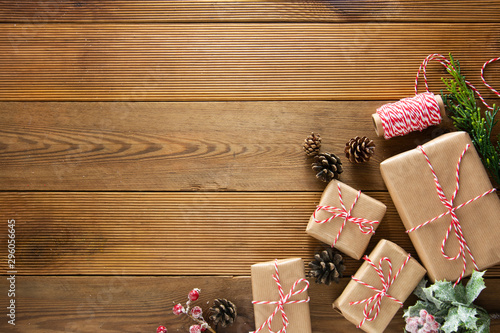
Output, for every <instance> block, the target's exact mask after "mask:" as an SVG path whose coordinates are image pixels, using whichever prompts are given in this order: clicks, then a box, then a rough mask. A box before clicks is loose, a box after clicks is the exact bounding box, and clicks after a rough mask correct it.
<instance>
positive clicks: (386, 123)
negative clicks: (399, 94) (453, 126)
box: [372, 53, 500, 139]
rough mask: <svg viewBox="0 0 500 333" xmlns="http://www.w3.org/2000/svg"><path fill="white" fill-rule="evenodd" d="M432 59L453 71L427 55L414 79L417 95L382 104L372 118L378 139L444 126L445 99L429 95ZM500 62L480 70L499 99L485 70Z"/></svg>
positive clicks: (446, 62)
mask: <svg viewBox="0 0 500 333" xmlns="http://www.w3.org/2000/svg"><path fill="white" fill-rule="evenodd" d="M431 60H437V61H439V62H440V63H441V64H442V65H443V66H444V67H445V68H446V69H447V70H450V69H453V66H452V64H451V62H450V61H449V60H448V59H446V58H445V57H444V56H442V55H441V54H437V53H435V54H430V55H428V56H427V57H426V58H425V59H424V61H423V62H422V64H421V65H420V67H419V69H418V72H417V75H416V77H415V96H414V97H409V98H404V99H402V100H400V101H398V102H396V103H389V104H385V105H382V106H381V107H380V108H378V109H377V113H375V114H373V115H372V119H373V124H374V126H375V132H376V133H377V135H378V136H384V138H386V139H390V138H392V137H395V136H402V135H406V134H408V133H410V132H414V131H422V130H423V129H425V128H427V127H429V126H432V125H438V124H439V123H441V119H442V117H444V116H445V108H444V103H443V100H442V98H441V96H439V95H434V94H433V93H431V92H429V85H428V83H427V73H426V68H427V64H428V63H429V61H431ZM498 60H500V57H497V58H493V59H490V60H488V61H486V62H485V63H484V64H483V66H482V67H481V80H482V81H483V83H484V84H485V85H486V87H488V89H490V90H491V91H492V92H493V93H495V95H497V96H499V97H500V93H499V92H498V91H496V90H495V89H493V87H491V86H490V85H489V84H488V83H486V80H485V79H484V69H485V68H486V66H487V65H489V64H491V63H492V62H495V61H498ZM420 72H422V76H423V79H424V83H425V88H426V90H427V92H425V93H422V94H418V93H417V88H418V78H419V75H420ZM465 83H466V84H467V85H468V86H469V87H470V88H471V89H472V90H473V91H474V92H475V93H476V94H477V96H478V97H479V99H480V100H481V101H482V102H483V104H484V105H485V106H486V107H487V108H488V109H490V110H492V109H493V108H492V107H491V106H489V105H488V103H486V101H485V99H484V98H483V97H482V96H481V94H480V93H479V91H478V90H477V89H476V88H475V87H474V86H473V85H472V84H471V83H470V82H469V81H465Z"/></svg>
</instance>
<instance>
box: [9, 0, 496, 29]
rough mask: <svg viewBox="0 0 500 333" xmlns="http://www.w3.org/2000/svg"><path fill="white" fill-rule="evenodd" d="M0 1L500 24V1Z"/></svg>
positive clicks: (36, 10)
mask: <svg viewBox="0 0 500 333" xmlns="http://www.w3.org/2000/svg"><path fill="white" fill-rule="evenodd" d="M459 4H460V5H458V3H457V1H422V0H417V1H414V0H403V1H388V0H376V1H363V0H332V1H323V0H313V1H310V0H308V1H276V0H269V1H141V2H136V1H131V0H120V1H109V0H107V1H98V0H82V1H68V0H64V1H61V0H45V1H36V0H27V1H18V2H16V3H15V4H13V3H12V2H11V1H0V22H27V23H32V24H40V23H48V22H138V23H150V22H277V21H281V22H308V21H315V22H365V21H417V22H419V21H420V22H429V21H432V22H457V23H461V22H499V17H500V6H499V5H498V3H496V2H495V1H485V0H482V1H460V2H459Z"/></svg>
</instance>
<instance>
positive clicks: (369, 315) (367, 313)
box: [349, 254, 411, 328]
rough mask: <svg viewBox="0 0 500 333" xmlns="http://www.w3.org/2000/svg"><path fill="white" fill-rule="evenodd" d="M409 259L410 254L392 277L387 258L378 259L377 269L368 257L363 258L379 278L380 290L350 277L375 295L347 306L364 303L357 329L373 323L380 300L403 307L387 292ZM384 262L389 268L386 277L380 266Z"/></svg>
mask: <svg viewBox="0 0 500 333" xmlns="http://www.w3.org/2000/svg"><path fill="white" fill-rule="evenodd" d="M410 257H411V256H410V254H408V256H407V257H406V259H405V261H404V262H403V264H402V265H401V267H399V269H398V271H397V272H396V274H395V275H394V276H392V262H391V260H390V259H389V258H387V257H383V258H380V260H379V263H378V267H377V266H376V265H375V264H374V263H373V262H372V260H371V259H370V258H369V257H368V256H364V257H363V259H364V260H366V261H367V262H368V263H369V264H370V266H372V267H373V269H375V271H376V272H377V275H378V276H379V277H380V281H381V282H382V289H378V288H375V287H373V286H372V285H370V284H368V283H366V282H363V281H361V280H360V279H358V278H357V277H355V276H353V277H352V279H353V280H354V281H356V282H357V283H359V284H361V285H363V286H365V287H368V288H370V289H372V290H373V291H375V295H373V296H371V297H369V298H366V299H363V300H360V301H356V302H349V305H357V304H363V303H365V307H364V309H363V320H361V322H360V323H359V325H358V326H357V328H360V327H361V326H363V324H364V323H365V322H367V321H373V320H375V319H377V316H378V314H379V312H380V307H381V304H382V299H383V298H384V297H387V298H389V299H391V300H393V301H394V302H397V303H399V304H400V305H401V306H403V302H401V301H400V300H398V299H397V298H395V297H393V296H391V295H389V293H388V292H389V288H390V287H391V286H392V284H393V283H394V281H395V280H396V278H397V277H398V276H399V274H400V273H401V271H402V270H403V268H404V267H405V266H406V264H407V263H408V261H409V260H410ZM384 262H387V264H388V266H389V271H388V273H387V277H386V276H385V274H384V270H383V267H382V264H383V263H384ZM370 305H371V306H370Z"/></svg>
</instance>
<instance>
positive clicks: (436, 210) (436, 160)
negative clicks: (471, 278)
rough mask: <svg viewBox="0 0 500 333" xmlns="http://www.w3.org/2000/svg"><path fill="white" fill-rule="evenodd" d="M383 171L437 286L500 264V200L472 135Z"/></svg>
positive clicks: (457, 136)
mask: <svg viewBox="0 0 500 333" xmlns="http://www.w3.org/2000/svg"><path fill="white" fill-rule="evenodd" d="M468 145H470V146H469V148H468V150H466V147H467V146H468ZM424 153H425V154H424ZM426 155H427V158H426ZM459 160H461V162H460V163H458V162H459ZM431 167H432V168H431ZM380 169H381V172H382V177H383V179H384V181H385V184H386V185H387V188H388V190H389V193H390V195H391V197H392V200H393V201H394V204H395V206H396V208H397V210H398V213H399V215H400V217H401V220H402V221H403V223H404V225H405V227H406V229H407V232H408V233H409V236H410V239H411V241H412V243H413V245H414V246H415V249H416V250H417V253H418V256H419V258H420V260H421V261H422V263H423V264H424V266H425V268H426V269H427V271H428V274H429V277H430V278H431V280H432V281H436V280H448V281H456V280H460V279H461V278H462V277H463V276H467V275H470V274H471V272H472V270H473V269H478V270H483V269H485V268H488V267H490V266H493V265H496V264H498V263H500V242H499V239H500V228H499V222H500V200H499V198H498V195H497V193H494V192H492V191H494V188H493V187H492V185H491V183H490V180H489V178H488V175H487V173H486V171H485V169H484V167H483V165H482V163H481V160H480V158H479V156H478V154H477V152H476V150H475V149H474V147H473V146H472V143H471V140H470V138H469V135H468V134H467V133H465V132H453V133H448V134H445V135H442V136H440V137H438V138H436V139H434V140H432V141H430V142H428V143H426V144H424V145H423V146H422V147H417V148H416V149H413V150H410V151H407V152H405V153H402V154H399V155H396V156H394V157H391V158H389V159H387V160H385V161H383V162H382V163H381V165H380ZM457 169H458V170H459V172H458V175H459V177H457ZM433 172H434V174H433ZM457 180H458V182H457ZM457 184H458V185H459V187H458V188H457ZM440 188H441V190H440ZM454 193H456V194H454ZM455 195H456V196H455ZM454 196H455V198H454V199H453V197H454ZM463 204H465V205H463ZM444 240H445V243H444V246H443V245H442V244H443V241H444ZM464 258H465V260H466V262H465V263H464ZM472 258H474V259H475V264H476V265H477V268H475V265H474V262H473V260H472ZM457 282H458V281H457Z"/></svg>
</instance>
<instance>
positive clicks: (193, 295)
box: [188, 288, 200, 302]
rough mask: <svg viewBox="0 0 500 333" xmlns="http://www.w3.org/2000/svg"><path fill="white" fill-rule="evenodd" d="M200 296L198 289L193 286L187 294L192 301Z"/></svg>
mask: <svg viewBox="0 0 500 333" xmlns="http://www.w3.org/2000/svg"><path fill="white" fill-rule="evenodd" d="M199 297H200V289H198V288H194V289H193V290H191V291H190V292H189V294H188V298H189V300H190V301H192V302H194V301H196V300H197V299H198V298H199Z"/></svg>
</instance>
